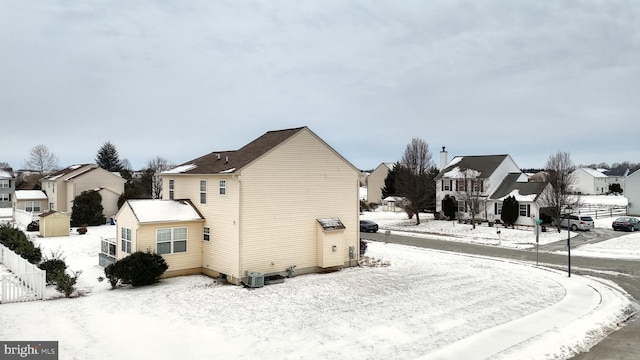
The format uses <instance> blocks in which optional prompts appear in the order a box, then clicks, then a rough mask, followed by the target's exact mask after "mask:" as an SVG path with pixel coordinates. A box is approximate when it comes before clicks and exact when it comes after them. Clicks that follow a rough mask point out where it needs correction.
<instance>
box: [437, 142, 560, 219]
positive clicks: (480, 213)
mask: <svg viewBox="0 0 640 360" xmlns="http://www.w3.org/2000/svg"><path fill="white" fill-rule="evenodd" d="M443 152H444V150H443ZM441 156H442V153H441ZM441 162H442V160H441ZM443 163H446V162H443ZM446 164H447V165H445V166H443V167H442V169H441V170H440V173H439V174H438V175H437V177H436V211H442V200H443V199H444V198H445V196H447V195H449V196H451V197H455V198H456V200H457V201H458V213H460V214H461V216H468V215H469V204H467V203H465V201H464V200H463V199H465V196H467V197H468V195H467V194H469V192H472V193H473V196H475V197H476V198H477V199H478V201H477V203H476V204H481V208H479V209H477V212H476V216H477V217H481V218H483V219H487V220H495V219H499V218H500V214H501V211H502V201H503V200H504V199H505V198H506V197H507V196H514V197H515V198H516V200H518V202H519V204H520V215H521V216H520V218H518V221H517V224H522V225H533V224H534V223H535V222H534V218H537V217H538V216H539V206H538V199H539V197H540V195H541V194H542V192H543V191H545V190H546V189H547V188H548V186H550V185H548V183H546V182H530V181H529V179H528V177H527V176H526V175H525V174H523V173H522V172H521V171H520V169H519V168H518V166H517V165H516V163H515V162H514V161H513V159H512V158H511V157H510V156H509V155H481V156H457V157H454V158H453V159H452V160H451V161H450V162H448V163H446Z"/></svg>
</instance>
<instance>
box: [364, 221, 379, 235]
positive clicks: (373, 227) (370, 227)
mask: <svg viewBox="0 0 640 360" xmlns="http://www.w3.org/2000/svg"><path fill="white" fill-rule="evenodd" d="M360 232H378V224H376V223H374V222H373V221H371V220H360Z"/></svg>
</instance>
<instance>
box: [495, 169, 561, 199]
mask: <svg viewBox="0 0 640 360" xmlns="http://www.w3.org/2000/svg"><path fill="white" fill-rule="evenodd" d="M547 185H548V183H546V182H527V181H526V175H524V174H522V173H510V174H508V175H507V176H505V178H504V179H503V180H502V182H501V183H500V185H499V186H498V188H497V189H496V191H494V192H493V194H491V196H489V199H491V200H504V199H505V198H506V197H507V196H514V197H515V198H516V200H518V202H533V201H536V199H537V198H538V196H540V194H542V192H543V191H544V189H545V188H546V187H547Z"/></svg>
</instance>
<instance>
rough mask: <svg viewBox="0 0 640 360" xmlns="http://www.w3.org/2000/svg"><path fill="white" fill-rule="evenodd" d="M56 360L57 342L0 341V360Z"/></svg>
mask: <svg viewBox="0 0 640 360" xmlns="http://www.w3.org/2000/svg"><path fill="white" fill-rule="evenodd" d="M13 359H47V360H58V342H57V341H0V360H13Z"/></svg>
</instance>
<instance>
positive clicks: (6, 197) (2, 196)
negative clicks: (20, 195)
mask: <svg viewBox="0 0 640 360" xmlns="http://www.w3.org/2000/svg"><path fill="white" fill-rule="evenodd" d="M10 195H11V194H9V193H0V201H11V196H10Z"/></svg>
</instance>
